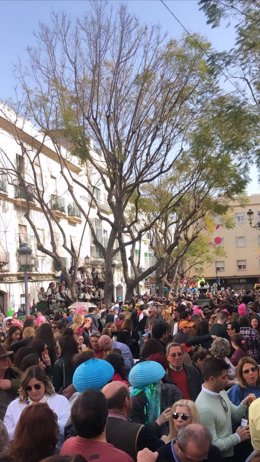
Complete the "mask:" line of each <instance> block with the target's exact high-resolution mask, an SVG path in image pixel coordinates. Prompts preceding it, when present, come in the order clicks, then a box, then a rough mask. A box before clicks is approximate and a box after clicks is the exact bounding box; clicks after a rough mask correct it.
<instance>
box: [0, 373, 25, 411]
mask: <svg viewBox="0 0 260 462" xmlns="http://www.w3.org/2000/svg"><path fill="white" fill-rule="evenodd" d="M20 375H21V371H20V370H19V369H17V368H12V367H9V369H7V370H6V371H5V375H4V379H8V380H11V384H12V385H11V388H9V390H0V419H1V420H3V418H4V416H5V413H6V409H7V407H8V405H9V404H10V403H11V401H13V400H14V399H16V398H17V396H18V389H19V385H20Z"/></svg>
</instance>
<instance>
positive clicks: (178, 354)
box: [169, 353, 183, 358]
mask: <svg viewBox="0 0 260 462" xmlns="http://www.w3.org/2000/svg"><path fill="white" fill-rule="evenodd" d="M182 355H183V353H172V354H170V355H169V356H170V357H171V358H176V357H177V356H178V357H179V358H180V357H181V356H182Z"/></svg>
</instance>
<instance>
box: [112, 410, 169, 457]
mask: <svg viewBox="0 0 260 462" xmlns="http://www.w3.org/2000/svg"><path fill="white" fill-rule="evenodd" d="M106 438H107V441H108V443H111V444H113V446H115V447H116V448H118V449H121V450H122V451H125V452H127V453H128V454H129V455H130V456H131V457H132V458H133V459H134V460H136V457H137V452H138V451H141V450H142V449H144V448H148V449H150V450H151V451H157V449H158V448H160V447H161V446H164V442H163V441H162V440H160V439H159V438H156V437H155V436H154V434H153V433H151V431H150V430H149V428H148V427H145V426H144V425H142V424H140V423H136V422H131V421H130V420H128V419H126V418H124V417H123V416H122V417H121V416H120V415H117V416H113V415H112V416H111V415H108V420H107V425H106Z"/></svg>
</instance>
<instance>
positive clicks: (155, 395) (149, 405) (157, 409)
mask: <svg viewBox="0 0 260 462" xmlns="http://www.w3.org/2000/svg"><path fill="white" fill-rule="evenodd" d="M160 391H161V385H160V382H157V383H151V384H149V385H146V386H144V387H141V388H133V389H132V391H131V396H137V395H139V394H140V393H142V392H144V394H145V397H146V403H145V406H144V415H145V425H148V424H150V423H153V422H154V421H155V420H156V419H157V418H158V417H159V415H160V413H161V402H160Z"/></svg>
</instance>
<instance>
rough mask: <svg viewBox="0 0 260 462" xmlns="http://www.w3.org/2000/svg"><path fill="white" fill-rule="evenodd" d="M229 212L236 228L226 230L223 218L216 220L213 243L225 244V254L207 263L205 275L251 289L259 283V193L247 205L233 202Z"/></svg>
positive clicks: (210, 279) (211, 279)
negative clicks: (249, 212)
mask: <svg viewBox="0 0 260 462" xmlns="http://www.w3.org/2000/svg"><path fill="white" fill-rule="evenodd" d="M249 210H251V211H252V212H253V215H252V214H250V215H251V221H252V223H251V226H250V224H249V220H248V219H249V216H250V215H248V211H249ZM228 213H229V215H231V217H232V218H233V222H234V227H233V228H232V229H226V228H225V227H223V226H222V222H221V218H219V219H216V227H215V231H214V234H213V238H212V245H214V246H221V247H223V251H224V252H223V255H224V256H223V257H219V258H218V260H215V262H214V263H213V264H210V265H208V266H207V265H205V267H204V275H205V277H206V279H207V281H209V282H210V283H213V282H215V281H216V279H219V280H220V285H221V286H222V287H232V288H239V287H244V288H251V287H253V286H254V284H255V283H259V282H260V194H254V195H251V196H249V197H248V202H247V205H245V206H241V205H240V204H239V203H238V202H236V201H234V202H233V203H232V205H231V208H230V210H229V212H228Z"/></svg>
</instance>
